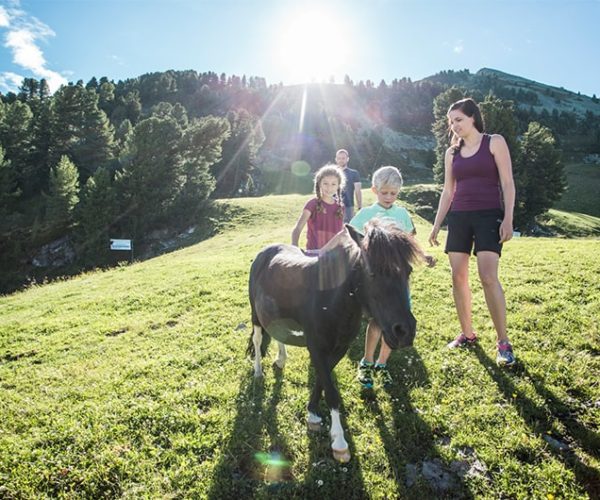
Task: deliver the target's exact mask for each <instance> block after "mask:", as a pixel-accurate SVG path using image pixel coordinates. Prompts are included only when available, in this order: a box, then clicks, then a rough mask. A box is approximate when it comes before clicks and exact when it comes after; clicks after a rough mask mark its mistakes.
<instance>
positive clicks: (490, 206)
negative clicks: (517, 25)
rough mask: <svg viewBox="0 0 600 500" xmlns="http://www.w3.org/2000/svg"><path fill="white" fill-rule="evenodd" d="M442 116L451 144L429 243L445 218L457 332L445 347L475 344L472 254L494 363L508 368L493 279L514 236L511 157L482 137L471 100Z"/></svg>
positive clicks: (500, 295) (499, 141)
mask: <svg viewBox="0 0 600 500" xmlns="http://www.w3.org/2000/svg"><path fill="white" fill-rule="evenodd" d="M447 116H448V126H449V129H450V131H451V132H452V136H453V137H452V145H451V146H450V147H449V148H448V150H447V151H446V156H445V165H444V176H445V177H444V189H443V191H442V195H441V197H440V202H439V205H438V211H437V215H436V217H435V221H434V223H433V228H432V230H431V234H430V235H429V243H430V244H432V245H438V244H439V242H438V233H439V230H440V227H441V225H442V222H443V220H444V218H445V217H446V215H448V238H447V240H446V248H445V252H446V253H447V254H448V259H449V261H450V267H451V269H452V293H453V295H454V304H455V306H456V311H457V313H458V320H459V322H460V326H461V330H462V331H461V332H460V334H459V335H458V336H457V337H456V338H455V339H454V340H453V341H452V342H450V343H449V344H448V347H450V348H454V347H464V346H468V345H470V344H473V343H474V342H476V340H477V335H476V333H475V332H474V331H473V324H472V319H471V289H470V287H469V258H470V256H471V251H473V253H474V254H475V255H476V257H477V269H478V271H479V279H480V281H481V285H482V287H483V291H484V294H485V301H486V303H487V306H488V310H489V312H490V316H491V317H492V321H493V323H494V327H495V329H496V336H497V349H498V352H497V356H496V362H497V363H498V364H499V365H502V366H511V365H513V364H514V363H515V356H514V354H513V350H512V346H511V344H510V342H509V340H508V336H507V334H506V302H505V299H504V291H503V290H502V285H501V284H500V281H499V279H498V264H499V261H500V254H501V253H502V244H503V243H504V242H506V241H508V240H510V239H511V238H512V233H513V226H512V224H513V208H514V204H515V185H514V181H513V175H512V164H511V160H510V153H509V151H508V146H507V145H506V141H505V140H504V138H503V137H502V136H501V135H497V134H494V135H487V134H484V125H483V118H482V116H481V111H480V110H479V107H478V106H477V104H476V103H475V101H473V99H470V98H467V99H462V100H460V101H457V102H455V103H454V104H452V106H450V109H449V110H448V114H447Z"/></svg>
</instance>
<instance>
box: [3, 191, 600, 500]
mask: <svg viewBox="0 0 600 500" xmlns="http://www.w3.org/2000/svg"><path fill="white" fill-rule="evenodd" d="M365 195H366V197H368V193H367V191H365ZM369 199H370V198H369ZM305 200H306V196H305V195H287V196H271V197H265V198H261V199H238V200H234V201H232V202H231V203H232V204H235V206H236V207H237V208H236V210H235V213H236V214H237V215H236V217H235V219H234V220H233V221H232V222H229V223H228V224H225V225H223V226H222V227H221V233H220V234H218V235H217V236H214V237H212V238H210V239H208V240H206V241H203V242H201V243H198V244H196V245H194V246H190V247H188V248H185V249H182V250H179V251H176V252H172V253H170V254H167V255H163V256H161V257H158V258H155V259H152V260H148V261H146V262H141V263H136V264H134V265H131V266H126V267H120V268H117V269H114V270H111V271H105V272H96V273H88V274H84V275H82V276H79V277H76V278H73V279H69V280H66V281H62V282H56V283H52V284H48V285H43V286H35V287H32V288H30V289H28V290H26V291H23V292H19V293H16V294H13V295H10V296H4V297H0V394H1V397H0V497H2V498H40V497H41V498H44V497H62V498H115V497H119V498H214V499H221V498H236V497H237V498H251V497H254V498H314V497H321V498H420V499H422V498H460V497H463V498H470V497H477V498H490V499H491V498H552V496H554V497H555V498H593V497H597V496H598V495H599V494H600V472H599V469H600V452H599V450H600V438H599V435H598V432H599V426H600V415H599V412H600V387H599V382H598V381H599V379H600V378H599V374H600V370H599V368H600V361H599V355H600V332H599V315H598V311H599V310H600V280H599V279H598V276H600V240H598V239H578V240H567V239H560V238H542V239H534V238H516V239H514V240H513V241H511V242H510V243H509V244H507V245H506V247H505V251H504V255H503V257H502V263H501V279H502V281H503V284H504V287H505V290H506V296H507V302H508V320H509V328H510V335H511V339H512V341H513V343H514V346H515V350H516V354H517V355H518V357H519V360H520V362H519V366H518V367H517V368H515V369H514V370H511V371H505V370H500V369H498V368H496V366H495V364H494V361H493V359H494V334H493V328H492V324H491V321H490V319H489V317H488V314H487V309H486V306H485V302H484V300H483V294H482V291H481V288H480V286H479V285H478V283H477V281H476V276H475V272H476V271H475V269H472V272H473V293H474V318H475V327H476V329H477V331H478V332H479V334H480V338H481V343H480V347H477V348H475V349H472V350H467V351H458V352H455V351H451V352H449V351H447V350H446V349H445V344H446V342H447V341H449V340H450V339H451V338H452V337H453V336H454V335H455V334H456V332H457V330H458V322H457V320H456V316H455V313H454V306H453V303H452V298H451V289H450V275H449V268H448V264H447V262H446V260H445V256H444V255H443V252H442V250H441V249H439V248H436V249H433V250H432V253H433V254H434V255H436V256H437V257H438V258H439V264H438V266H437V267H435V268H433V269H427V268H417V269H416V270H415V272H414V274H413V277H412V288H411V293H412V297H413V308H414V313H415V316H416V317H417V319H418V322H419V323H418V334H417V339H416V342H415V346H414V348H411V349H408V350H405V351H398V352H395V353H393V355H392V357H391V360H390V368H391V371H392V374H393V375H394V377H395V379H396V380H397V381H398V383H397V384H396V385H395V386H394V387H393V388H392V389H391V390H389V391H385V390H383V389H381V388H379V387H376V388H375V390H374V391H373V392H372V393H366V394H365V393H363V392H361V390H360V389H359V387H358V386H357V383H356V381H355V378H354V377H355V366H356V362H357V361H358V360H359V359H360V357H361V355H362V342H363V340H364V334H363V333H361V335H360V336H359V338H358V339H357V340H356V341H355V343H354V344H352V346H351V348H350V351H349V353H348V355H347V356H346V357H345V358H344V359H343V360H342V361H341V362H340V364H339V366H338V368H337V369H336V376H337V382H338V385H339V387H340V390H341V393H342V398H343V401H344V407H343V416H344V420H343V423H344V427H345V429H346V432H347V438H348V440H349V443H350V448H351V452H352V455H353V457H352V460H351V462H350V463H348V464H343V465H342V464H338V463H335V462H334V461H333V459H332V457H331V453H330V449H329V440H328V436H327V434H326V433H325V432H323V433H316V434H313V433H310V432H309V431H307V429H306V424H305V413H306V411H305V407H306V402H307V399H308V394H309V388H310V385H311V383H312V380H313V375H312V373H311V372H310V370H309V368H308V357H307V353H306V351H304V350H302V349H298V348H290V349H289V351H290V359H289V360H288V365H287V366H286V368H285V370H284V372H283V373H279V372H277V371H275V370H274V369H273V368H271V367H270V363H271V360H272V359H273V358H274V352H273V351H274V349H272V350H271V352H270V355H269V357H268V359H266V360H265V363H264V366H265V378H264V379H263V380H254V378H253V376H252V364H251V361H250V360H249V359H248V358H247V357H246V355H245V353H244V351H245V347H246V344H247V340H248V337H249V334H250V326H249V318H250V309H249V305H248V301H247V278H248V269H249V266H250V263H251V261H252V259H253V257H254V256H255V254H256V252H257V251H258V250H259V249H260V248H261V247H262V246H263V245H265V244H268V243H271V242H275V241H289V238H290V231H291V228H292V227H293V224H294V222H295V220H296V218H297V217H298V215H299V214H300V211H301V207H302V206H303V203H304V202H305ZM415 221H416V223H417V229H418V231H419V239H420V240H421V241H422V242H424V241H425V239H426V235H427V233H428V230H429V226H428V225H427V224H426V223H425V222H424V221H422V220H421V219H418V218H415ZM322 409H323V415H324V416H325V420H326V421H327V422H328V421H329V419H328V413H327V412H326V408H325V406H324V405H323V408H322ZM550 438H552V439H555V440H557V441H558V442H559V443H562V444H563V445H565V446H567V447H568V448H567V449H565V450H564V451H561V450H559V449H557V448H555V447H553V446H552V445H551V444H550V443H549V440H550ZM550 442H552V441H550ZM269 458H271V460H269ZM432 468H433V469H434V470H433V471H434V472H437V473H438V474H440V475H442V476H444V478H445V479H447V487H445V489H436V486H435V484H436V483H432V482H431V481H429V480H428V479H427V470H431V469H432ZM469 469H470V473H466V471H467V470H469ZM411 471H415V472H414V473H413V472H411Z"/></svg>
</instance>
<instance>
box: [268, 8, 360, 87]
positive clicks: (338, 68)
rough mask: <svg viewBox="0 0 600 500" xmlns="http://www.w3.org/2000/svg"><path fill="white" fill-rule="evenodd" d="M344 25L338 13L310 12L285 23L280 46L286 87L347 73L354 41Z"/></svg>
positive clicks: (311, 10) (305, 12) (296, 15)
mask: <svg viewBox="0 0 600 500" xmlns="http://www.w3.org/2000/svg"><path fill="white" fill-rule="evenodd" d="M342 22H343V21H342V20H341V17H340V15H339V14H337V13H336V14H333V13H331V12H328V11H326V10H324V9H310V10H301V11H298V12H295V13H293V14H292V15H291V16H290V17H289V18H288V20H287V21H286V22H283V23H281V30H280V34H279V37H278V40H277V41H276V43H277V44H278V55H279V63H280V65H281V67H282V69H283V70H284V73H285V78H284V80H287V81H286V83H306V82H312V81H317V82H322V81H328V80H329V79H330V78H331V77H332V76H333V77H336V76H339V75H342V74H343V73H344V66H345V65H346V63H347V61H348V54H349V53H350V47H349V44H350V43H351V42H350V41H351V38H350V37H349V36H347V34H346V30H345V28H344V26H343V24H342Z"/></svg>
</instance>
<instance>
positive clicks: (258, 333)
mask: <svg viewBox="0 0 600 500" xmlns="http://www.w3.org/2000/svg"><path fill="white" fill-rule="evenodd" d="M253 326H254V333H253V334H252V343H253V344H254V377H256V378H258V377H262V376H263V371H262V366H261V364H260V361H261V355H260V345H261V344H262V336H263V334H262V327H261V326H260V325H253Z"/></svg>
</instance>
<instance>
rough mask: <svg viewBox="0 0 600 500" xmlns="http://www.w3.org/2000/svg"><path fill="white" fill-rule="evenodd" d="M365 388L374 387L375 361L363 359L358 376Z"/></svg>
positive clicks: (359, 365) (359, 364)
mask: <svg viewBox="0 0 600 500" xmlns="http://www.w3.org/2000/svg"><path fill="white" fill-rule="evenodd" d="M356 378H357V379H358V381H359V382H360V383H361V385H362V386H363V387H364V388H365V389H371V388H372V387H373V363H369V362H368V361H364V360H361V361H360V363H358V375H357V377H356Z"/></svg>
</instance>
